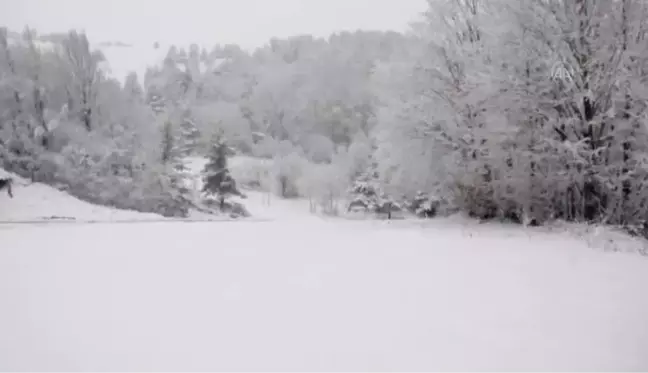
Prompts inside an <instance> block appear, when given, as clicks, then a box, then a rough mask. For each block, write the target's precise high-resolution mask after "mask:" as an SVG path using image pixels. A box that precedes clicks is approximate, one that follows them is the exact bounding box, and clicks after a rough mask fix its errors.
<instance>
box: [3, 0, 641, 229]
mask: <svg viewBox="0 0 648 373" xmlns="http://www.w3.org/2000/svg"><path fill="white" fill-rule="evenodd" d="M646 19H648V4H647V3H646V2H645V1H642V0H572V1H563V0H434V1H433V0H429V4H428V10H427V11H426V13H425V14H424V15H423V17H422V19H421V20H420V21H417V22H413V23H412V25H411V29H410V30H409V31H408V32H406V33H397V32H388V31H356V32H340V33H337V34H334V35H331V36H330V37H329V38H326V39H323V38H315V37H312V36H308V35H302V36H295V37H292V38H288V39H271V40H270V41H269V42H268V43H267V44H266V45H265V46H263V47H261V48H258V49H256V50H254V51H246V50H243V49H242V48H240V47H239V46H237V45H218V44H216V45H215V46H214V47H213V48H212V49H211V50H206V49H202V48H199V47H197V46H195V45H194V46H191V47H189V48H186V49H185V48H181V47H172V48H170V50H169V51H168V53H167V55H166V58H165V59H164V61H160V63H159V64H158V65H157V66H151V67H150V68H149V69H148V71H147V72H146V74H145V76H137V75H136V74H135V73H133V74H131V75H129V76H128V77H127V78H126V80H125V81H124V82H121V81H119V80H117V79H114V78H111V77H110V75H109V74H108V73H107V72H106V70H105V68H104V66H106V65H108V66H109V64H110V61H106V59H105V58H104V56H102V54H101V53H100V52H98V51H97V50H95V49H94V48H93V46H92V43H91V42H90V41H89V40H88V38H87V37H86V35H84V34H83V33H80V32H77V31H70V32H69V33H67V34H65V35H39V34H38V33H37V31H36V30H31V29H26V30H24V31H23V32H22V33H20V34H17V33H15V32H14V31H12V30H7V29H1V30H0V109H1V110H0V158H1V161H0V162H1V163H2V166H3V168H4V169H6V170H7V171H11V172H15V173H17V174H19V175H21V176H23V177H28V178H31V179H32V180H34V181H38V182H44V183H47V184H51V185H55V186H58V187H60V188H62V189H65V190H67V191H68V192H69V193H71V194H72V195H75V196H78V197H80V198H82V199H84V200H87V201H91V202H93V203H97V204H102V205H109V206H115V207H119V208H125V209H134V210H138V211H143V212H156V213H160V214H163V215H165V216H185V215H186V214H187V211H188V209H189V208H191V206H192V204H194V203H195V198H196V197H195V196H193V195H191V193H190V191H189V190H188V189H189V188H187V187H186V182H185V178H186V173H187V166H186V160H187V159H188V158H189V157H202V156H209V154H212V153H218V154H225V153H223V152H220V151H217V152H214V151H213V150H214V149H213V148H214V144H216V143H218V144H222V143H223V141H225V142H226V143H227V146H228V147H229V148H231V150H232V154H237V155H240V156H245V157H246V158H247V159H250V160H253V161H251V162H250V165H249V166H248V169H247V170H248V171H249V172H246V173H240V172H239V173H238V174H237V173H234V172H233V173H232V175H233V178H234V179H236V181H237V183H238V184H241V185H245V186H246V187H251V188H252V187H256V188H262V189H266V190H272V191H274V192H275V193H276V194H277V195H278V196H280V197H283V198H298V197H300V198H310V199H312V200H313V201H314V202H313V203H314V204H316V205H318V206H321V207H322V208H323V209H324V210H325V211H326V212H328V213H331V214H335V213H338V212H339V210H346V205H345V203H346V202H348V201H350V200H354V198H356V197H354V194H355V195H363V196H364V197H365V199H366V198H369V197H371V198H374V199H375V200H374V201H372V202H367V201H365V203H364V204H365V205H366V206H368V205H371V206H372V208H374V209H375V210H376V211H379V210H382V209H383V207H384V206H385V203H388V205H389V206H392V205H394V206H397V205H401V206H408V207H410V208H413V209H414V210H416V211H417V212H421V211H422V210H421V208H420V206H419V205H420V203H419V204H418V205H417V203H418V202H416V201H419V202H420V201H421V200H422V199H425V200H426V201H428V203H427V207H426V208H424V209H423V210H425V211H424V213H421V214H420V215H422V216H426V217H430V216H434V215H448V214H453V213H457V212H459V213H464V214H467V215H470V216H472V217H474V218H477V219H483V220H489V219H497V220H503V221H510V222H515V223H520V224H532V225H542V224H545V223H548V222H552V221H555V220H564V221H573V222H585V223H600V224H606V225H613V226H620V227H624V228H625V229H627V230H628V231H630V232H632V233H635V234H640V235H647V234H648V222H647V220H646V219H647V218H648V190H647V189H646V187H645V185H646V183H647V181H648V164H647V161H648V138H647V127H646V124H647V119H648V117H647V114H648V85H647V78H648V33H647V32H648V22H645V20H646ZM227 154H230V153H227ZM386 201H387V202H386ZM338 205H339V206H338ZM412 206H413V207H412ZM389 208H391V207H389Z"/></svg>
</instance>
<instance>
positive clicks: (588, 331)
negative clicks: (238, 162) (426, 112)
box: [0, 184, 648, 371]
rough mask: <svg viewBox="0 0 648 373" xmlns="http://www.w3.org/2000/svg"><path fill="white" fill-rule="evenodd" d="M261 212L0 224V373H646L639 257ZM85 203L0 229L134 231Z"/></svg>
mask: <svg viewBox="0 0 648 373" xmlns="http://www.w3.org/2000/svg"><path fill="white" fill-rule="evenodd" d="M30 190H31V191H30ZM28 191H30V192H29V193H34V194H33V195H32V194H30V198H35V197H33V196H34V195H38V193H36V192H38V191H40V193H42V195H43V198H41V199H40V200H38V201H37V202H34V203H33V204H32V203H31V202H25V201H23V197H25V195H26V193H27V192H28ZM57 193H60V194H57ZM265 198H266V195H264V194H263V193H251V194H250V197H249V198H248V200H247V201H245V203H246V205H247V206H248V208H249V209H250V210H251V211H252V212H253V213H256V215H257V216H264V217H267V218H269V219H271V220H266V221H245V220H243V221H233V222H193V223H182V222H174V221H154V222H143V223H141V224H111V223H110V222H106V223H97V224H2V225H0V370H2V371H7V370H10V371H17V370H21V371H23V370H32V371H35V370H47V371H54V370H57V371H58V370H66V371H72V370H74V371H79V370H85V371H89V370H113V371H118V370H119V371H125V370H131V371H132V370H138V371H144V370H157V371H161V370H165V371H169V370H182V371H189V370H191V371H195V370H231V371H233V370H236V371H241V370H248V371H249V370H261V371H277V370H280V371H285V370H291V371H292V370H302V371H314V370H353V371H356V370H363V371H364V370H381V371H385V370H407V371H410V370H525V371H528V370H596V371H601V370H606V371H607V370H609V371H612V370H621V371H627V370H635V371H636V370H643V371H645V370H648V354H646V351H648V295H646V294H647V289H648V258H647V257H644V256H640V255H637V254H629V253H611V252H605V251H604V250H599V249H593V248H592V247H591V243H590V242H588V241H587V240H584V239H582V238H578V237H576V236H575V235H571V234H562V233H561V234H559V233H553V232H549V231H542V230H523V229H520V228H518V227H504V226H499V225H495V224H481V225H480V224H473V223H467V222H466V221H463V220H460V219H447V220H438V221H432V222H427V223H413V222H407V221H402V222H385V221H373V222H370V221H347V220H336V219H322V218H317V217H313V216H310V215H309V214H308V209H307V205H304V204H303V202H300V201H297V202H286V201H281V200H279V199H276V198H271V200H270V203H269V204H268V203H267V201H266V200H265ZM80 203H81V202H79V201H77V200H75V199H73V198H72V197H69V196H66V195H65V194H64V193H61V192H56V193H55V191H53V190H52V189H51V188H50V189H47V187H45V186H40V185H36V184H33V185H31V186H29V187H24V188H23V187H19V188H17V190H16V198H14V199H13V200H10V199H9V198H8V197H7V196H6V195H5V194H0V214H8V213H9V211H12V210H14V209H18V210H20V209H23V208H24V209H26V210H25V211H24V216H25V217H31V216H36V215H39V216H44V215H49V214H55V215H66V214H70V215H75V216H83V215H84V214H87V215H91V216H98V215H96V214H99V215H101V214H107V215H109V216H115V214H122V213H124V214H129V216H131V215H130V214H136V213H134V212H115V211H113V210H110V209H107V210H110V211H111V212H110V213H109V212H107V210H104V208H99V207H95V206H91V205H90V206H86V207H82V205H81V204H80ZM12 204H13V205H12ZM66 204H67V205H66ZM64 206H68V207H64ZM93 208H94V209H95V210H93ZM65 209H69V210H65ZM84 209H88V210H84ZM97 211H106V212H101V213H98V212H97ZM12 214H16V212H12ZM93 214H95V215H93ZM111 214H113V215H111ZM136 215H137V214H136ZM13 216H15V215H13ZM139 217H141V218H143V219H145V216H144V215H137V216H135V218H139ZM158 218H159V217H158ZM107 220H110V219H107Z"/></svg>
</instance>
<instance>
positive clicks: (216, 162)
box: [203, 135, 243, 211]
mask: <svg viewBox="0 0 648 373" xmlns="http://www.w3.org/2000/svg"><path fill="white" fill-rule="evenodd" d="M231 154H233V151H232V149H231V148H230V147H229V146H228V145H227V143H226V142H225V141H224V140H223V138H222V136H220V135H219V136H218V137H217V138H216V141H214V142H213V144H212V148H211V151H210V154H209V161H208V162H207V164H206V165H205V169H204V170H203V175H204V186H203V192H205V193H208V194H210V195H214V196H216V197H217V198H218V205H219V209H220V210H221V211H224V209H225V207H226V206H225V201H226V200H227V198H229V197H231V196H240V197H243V194H242V193H241V192H240V191H239V190H238V188H237V186H236V181H235V180H234V178H233V177H232V175H231V173H230V171H229V168H228V167H227V160H228V157H229V156H230V155H231Z"/></svg>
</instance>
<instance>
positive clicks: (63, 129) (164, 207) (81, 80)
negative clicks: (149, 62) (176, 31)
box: [0, 28, 188, 216]
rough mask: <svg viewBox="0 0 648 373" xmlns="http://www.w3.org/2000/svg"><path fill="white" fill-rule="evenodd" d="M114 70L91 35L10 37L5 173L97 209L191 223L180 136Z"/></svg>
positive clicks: (4, 66) (4, 38)
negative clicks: (59, 191)
mask: <svg viewBox="0 0 648 373" xmlns="http://www.w3.org/2000/svg"><path fill="white" fill-rule="evenodd" d="M52 40H54V41H52ZM105 64H106V61H105V59H104V58H103V56H102V55H101V54H100V53H99V52H97V51H95V50H93V49H92V48H91V45H90V43H89V41H88V39H87V38H86V36H85V35H84V34H82V33H77V32H74V31H72V32H70V33H68V34H66V35H58V36H57V37H56V38H54V39H52V37H51V36H50V37H47V38H41V37H39V36H38V35H37V34H36V32H34V31H32V30H29V29H27V30H25V31H24V33H22V34H16V33H13V32H10V31H8V30H7V29H4V28H3V29H0V108H2V110H0V161H1V162H2V166H3V167H4V168H5V169H7V170H8V171H12V172H15V173H18V174H20V175H22V176H25V177H30V178H32V179H33V180H35V181H41V182H46V183H50V184H54V185H59V186H60V187H64V188H66V189H67V190H69V191H70V193H72V194H74V195H76V196H79V197H81V198H83V199H86V200H89V201H92V202H95V203H100V204H105V205H113V206H116V207H121V208H129V209H135V210H140V211H147V212H157V213H162V214H164V215H169V216H183V215H185V214H186V213H187V211H188V206H187V205H186V203H185V202H184V200H183V198H182V188H179V187H178V185H180V184H179V183H178V179H179V176H178V173H179V171H178V169H179V168H178V167H177V165H176V164H174V160H175V159H176V158H177V157H175V154H177V153H178V152H177V151H176V147H175V146H174V145H173V144H167V145H165V143H167V142H168V141H167V140H168V139H169V138H170V137H173V135H171V134H169V133H167V132H168V131H166V128H165V127H164V126H160V125H159V123H157V122H156V120H155V118H154V116H153V115H152V111H151V110H150V108H149V107H148V105H146V103H145V102H144V96H143V94H144V90H143V88H142V87H141V85H140V84H139V83H138V81H137V79H134V78H131V79H129V80H128V81H127V82H126V84H125V85H122V84H121V83H120V82H118V81H116V80H114V79H110V78H109V77H108V76H107V75H106V73H105Z"/></svg>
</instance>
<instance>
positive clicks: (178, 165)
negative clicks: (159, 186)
mask: <svg viewBox="0 0 648 373" xmlns="http://www.w3.org/2000/svg"><path fill="white" fill-rule="evenodd" d="M162 135H163V136H162V164H163V165H164V176H165V178H164V180H165V181H166V185H165V190H166V192H167V193H168V194H169V195H170V200H171V201H172V203H171V204H170V206H168V208H167V209H166V211H165V215H167V216H182V217H185V216H187V213H188V212H189V207H190V206H191V205H192V202H191V197H190V190H189V188H188V186H187V178H188V177H189V170H188V168H187V166H186V165H185V163H184V160H183V158H182V153H181V151H180V149H179V147H178V146H177V142H176V141H175V136H174V131H173V126H172V124H171V123H170V122H168V121H167V122H166V123H165V124H164V127H163V134H162Z"/></svg>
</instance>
